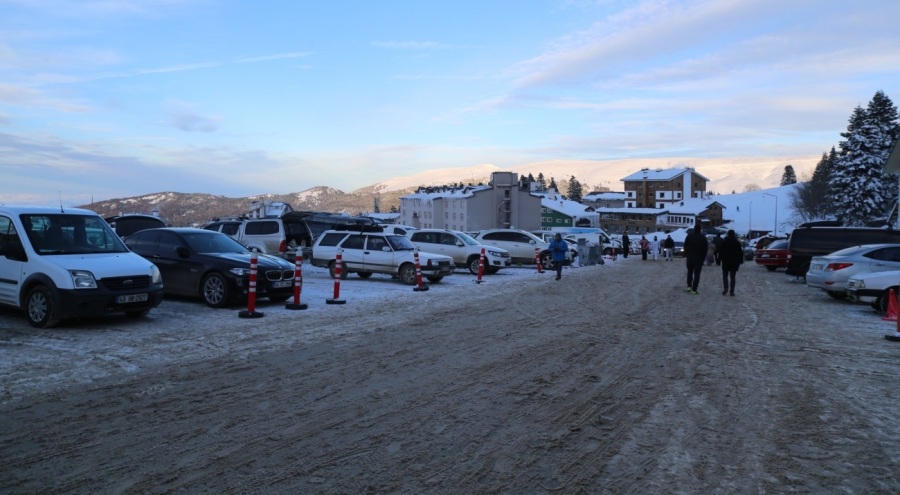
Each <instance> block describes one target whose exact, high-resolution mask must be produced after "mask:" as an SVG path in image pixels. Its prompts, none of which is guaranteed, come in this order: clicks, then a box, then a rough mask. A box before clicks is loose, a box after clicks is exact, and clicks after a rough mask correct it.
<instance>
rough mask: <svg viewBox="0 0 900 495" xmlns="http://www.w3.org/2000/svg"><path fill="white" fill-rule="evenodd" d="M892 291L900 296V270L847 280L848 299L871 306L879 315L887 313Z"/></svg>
mask: <svg viewBox="0 0 900 495" xmlns="http://www.w3.org/2000/svg"><path fill="white" fill-rule="evenodd" d="M891 291H894V297H898V295H900V293H898V292H900V270H890V271H886V272H869V273H860V274H857V275H853V276H852V277H850V278H849V279H848V280H847V299H849V300H851V301H853V302H861V303H866V304H870V305H871V306H872V307H873V308H875V310H876V311H878V312H879V313H882V314H885V313H887V309H888V304H890V295H891Z"/></svg>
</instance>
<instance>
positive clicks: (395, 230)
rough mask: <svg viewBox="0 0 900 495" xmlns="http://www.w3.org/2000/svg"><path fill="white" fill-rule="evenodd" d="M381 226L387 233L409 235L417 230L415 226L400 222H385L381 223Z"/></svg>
mask: <svg viewBox="0 0 900 495" xmlns="http://www.w3.org/2000/svg"><path fill="white" fill-rule="evenodd" d="M381 228H382V229H384V231H385V232H387V233H388V234H397V235H405V236H406V237H409V236H410V234H412V233H413V232H414V231H416V230H419V229H417V228H416V227H410V226H409V225H400V224H395V223H392V224H387V225H381Z"/></svg>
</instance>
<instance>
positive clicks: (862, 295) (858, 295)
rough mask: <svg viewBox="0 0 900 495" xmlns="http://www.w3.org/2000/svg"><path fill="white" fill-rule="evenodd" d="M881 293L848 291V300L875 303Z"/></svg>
mask: <svg viewBox="0 0 900 495" xmlns="http://www.w3.org/2000/svg"><path fill="white" fill-rule="evenodd" d="M881 292H882V291H881V290H878V289H847V299H849V300H851V301H853V302H861V303H873V302H875V300H876V299H878V296H880V295H881Z"/></svg>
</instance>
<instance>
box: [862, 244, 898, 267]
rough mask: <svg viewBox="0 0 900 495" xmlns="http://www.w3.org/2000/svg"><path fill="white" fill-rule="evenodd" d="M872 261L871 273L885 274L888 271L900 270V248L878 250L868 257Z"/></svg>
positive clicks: (870, 264) (891, 247) (870, 263)
mask: <svg viewBox="0 0 900 495" xmlns="http://www.w3.org/2000/svg"><path fill="white" fill-rule="evenodd" d="M866 257H867V258H870V259H871V260H872V261H870V262H869V269H868V271H870V272H885V271H888V270H900V246H887V247H883V248H881V249H876V250H875V251H872V252H871V253H869V254H867V255H866Z"/></svg>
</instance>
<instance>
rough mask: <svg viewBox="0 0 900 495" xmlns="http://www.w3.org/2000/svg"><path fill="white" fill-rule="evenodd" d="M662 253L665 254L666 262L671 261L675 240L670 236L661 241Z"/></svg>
mask: <svg viewBox="0 0 900 495" xmlns="http://www.w3.org/2000/svg"><path fill="white" fill-rule="evenodd" d="M663 251H664V252H665V254H666V256H665V257H666V261H672V253H673V252H674V251H675V239H672V236H666V238H665V240H664V241H663Z"/></svg>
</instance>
